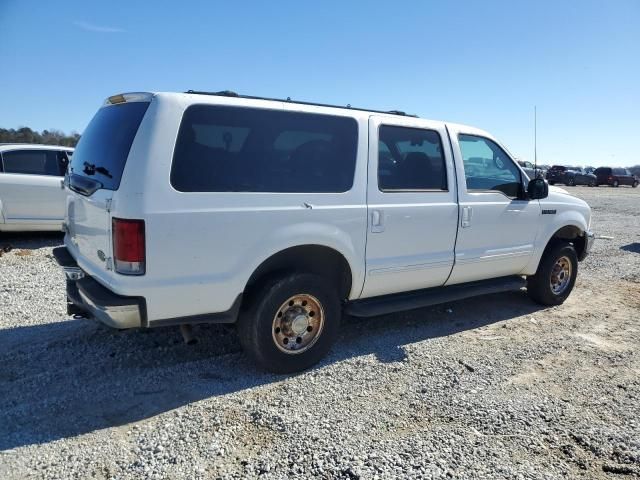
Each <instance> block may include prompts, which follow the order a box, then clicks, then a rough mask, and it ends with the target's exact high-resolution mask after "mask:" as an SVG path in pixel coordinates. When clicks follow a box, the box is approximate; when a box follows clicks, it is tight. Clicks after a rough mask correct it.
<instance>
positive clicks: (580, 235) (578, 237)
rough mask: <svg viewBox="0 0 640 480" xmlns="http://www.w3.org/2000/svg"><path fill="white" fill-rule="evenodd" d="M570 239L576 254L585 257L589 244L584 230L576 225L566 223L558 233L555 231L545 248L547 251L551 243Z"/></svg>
mask: <svg viewBox="0 0 640 480" xmlns="http://www.w3.org/2000/svg"><path fill="white" fill-rule="evenodd" d="M561 240H564V241H568V242H570V243H572V244H573V248H575V249H576V254H577V255H578V258H579V259H582V258H583V253H584V249H585V247H586V246H587V242H586V237H585V235H584V231H582V230H581V229H580V228H578V227H576V226H575V225H565V226H564V227H562V228H561V229H560V230H558V231H557V232H556V233H554V234H553V235H552V236H551V238H550V239H549V242H548V243H547V247H546V248H545V252H546V251H547V250H548V249H549V247H550V246H551V245H554V244H555V243H557V242H558V241H561Z"/></svg>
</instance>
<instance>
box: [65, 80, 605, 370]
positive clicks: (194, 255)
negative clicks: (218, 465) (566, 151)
mask: <svg viewBox="0 0 640 480" xmlns="http://www.w3.org/2000/svg"><path fill="white" fill-rule="evenodd" d="M116 132H117V135H116V134H115V133H116ZM65 183H66V185H67V187H68V190H69V197H68V200H67V202H68V203H67V216H66V220H65V231H66V235H65V246H64V247H59V248H57V249H54V255H55V257H56V259H57V260H58V263H59V264H60V265H61V266H62V267H63V269H64V271H65V274H66V277H67V297H68V300H67V308H68V312H69V313H75V314H81V315H85V316H90V317H94V318H97V319H98V320H101V321H102V322H104V323H106V324H108V325H111V326H113V327H117V328H138V327H143V328H146V327H155V326H166V325H189V324H195V323H203V322H217V323H235V324H236V325H237V330H238V338H239V341H240V342H241V344H242V346H243V348H244V349H245V351H246V352H248V354H249V355H251V356H252V357H253V358H254V359H255V361H256V362H257V363H258V364H259V365H261V366H262V367H264V368H266V369H268V370H273V371H276V372H292V371H298V370H303V369H305V368H308V367H310V366H311V365H313V364H315V363H316V362H318V361H319V360H320V359H321V358H322V357H323V356H324V355H325V354H326V353H327V351H328V350H329V348H330V347H331V345H332V343H333V342H334V340H335V339H336V338H337V337H338V336H339V334H340V332H341V330H340V322H341V317H342V314H343V312H346V313H348V314H350V315H353V316H358V317H368V316H375V315H382V314H386V313H390V312H394V311H401V310H411V309H416V308H421V307H425V306H428V305H433V304H436V303H442V302H448V301H454V300H458V299H461V298H465V297H469V296H473V295H480V294H486V293H495V292H502V291H507V290H519V289H520V288H522V287H524V286H525V285H526V287H527V291H528V293H529V295H530V296H531V297H532V298H533V299H534V300H535V301H537V302H539V303H541V304H544V305H558V304H560V303H562V302H563V301H564V300H565V299H566V298H567V297H568V295H569V293H570V292H571V290H572V288H573V286H574V283H575V280H576V274H577V269H578V261H579V260H582V259H584V258H585V257H586V256H587V254H588V252H589V250H590V248H591V245H592V242H593V239H594V238H595V237H594V236H593V234H592V233H591V231H590V221H591V210H590V208H589V206H588V205H587V204H586V203H585V202H584V201H583V200H580V199H578V198H576V197H573V196H571V195H569V194H567V192H565V191H564V190H562V189H558V188H555V187H549V186H548V185H547V183H546V182H545V181H544V180H543V179H542V178H536V179H533V180H529V179H528V178H527V177H526V175H525V174H524V172H523V171H522V170H521V169H520V167H519V166H518V164H517V163H516V162H515V161H514V160H513V159H512V158H511V157H510V155H509V154H508V153H507V151H506V149H505V148H504V147H502V146H501V145H500V143H499V142H498V141H497V140H496V139H495V138H493V137H492V136H491V135H490V134H488V133H487V132H484V131H482V130H479V129H477V128H474V127H469V126H464V125H457V124H451V123H445V122H441V121H432V120H426V119H421V118H417V117H413V116H409V115H406V114H403V113H402V112H397V111H393V112H379V111H373V110H364V109H358V108H344V107H336V106H329V105H322V104H312V103H308V102H305V103H302V102H300V103H298V102H295V101H291V100H276V99H266V98H258V97H243V96H239V95H237V94H235V93H233V92H217V93H206V92H191V91H190V92H186V93H131V94H120V95H115V96H112V97H109V98H108V99H107V101H106V102H105V104H104V105H103V106H102V107H101V108H100V109H99V110H98V112H97V113H96V115H95V116H94V118H93V120H91V122H90V123H89V125H88V126H87V128H86V130H85V131H84V133H83V135H82V138H81V139H80V142H79V143H78V145H77V147H76V150H75V153H74V155H73V158H72V160H71V164H70V167H69V174H68V176H67V178H66V180H65ZM365 247H366V248H365Z"/></svg>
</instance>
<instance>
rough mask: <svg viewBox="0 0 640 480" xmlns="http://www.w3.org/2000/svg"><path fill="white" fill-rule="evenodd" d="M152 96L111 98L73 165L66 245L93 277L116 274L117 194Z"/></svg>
mask: <svg viewBox="0 0 640 480" xmlns="http://www.w3.org/2000/svg"><path fill="white" fill-rule="evenodd" d="M151 98H152V96H151V94H124V95H116V96H113V97H109V99H108V100H107V101H106V102H105V104H104V106H103V107H102V108H101V109H100V110H98V112H97V113H96V115H95V116H94V117H93V119H92V120H91V122H90V123H89V125H88V126H87V128H86V129H85V131H84V132H83V134H82V137H81V138H80V141H79V142H78V145H77V147H76V150H75V152H74V154H73V157H72V159H71V163H70V164H69V170H68V172H67V176H66V177H65V184H66V186H67V187H68V189H69V190H70V194H69V196H68V198H67V212H66V222H65V223H66V232H67V235H66V238H65V243H66V245H67V248H68V249H69V250H70V252H71V254H72V255H73V256H74V257H75V258H76V260H77V261H78V263H79V264H80V266H82V267H83V268H85V270H88V273H90V274H91V273H93V274H95V273H98V272H100V271H104V270H111V269H112V268H113V263H112V260H111V258H112V245H111V215H110V207H111V201H112V198H113V192H115V191H116V190H118V188H119V186H120V180H121V179H122V174H123V171H124V167H125V164H126V162H127V158H128V156H129V151H130V149H131V145H132V143H133V140H134V138H135V136H136V133H137V131H138V128H139V127H140V123H141V122H142V119H143V117H144V115H145V113H146V111H147V108H148V107H149V102H150V101H151Z"/></svg>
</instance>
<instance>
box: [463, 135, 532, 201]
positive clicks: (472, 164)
mask: <svg viewBox="0 0 640 480" xmlns="http://www.w3.org/2000/svg"><path fill="white" fill-rule="evenodd" d="M458 142H459V144H460V150H461V151H462V161H463V163H464V176H465V178H466V181H467V190H469V191H474V190H475V191H487V190H497V191H499V192H502V193H504V194H505V195H506V196H508V197H512V198H517V197H518V196H519V195H520V192H521V189H522V180H521V176H520V170H519V169H518V167H516V165H515V164H514V163H513V161H512V160H511V158H509V156H508V155H507V154H506V153H505V151H504V150H502V148H500V147H499V146H498V145H497V144H496V143H495V142H493V141H491V140H489V139H488V138H483V137H478V136H475V135H464V134H461V135H459V136H458Z"/></svg>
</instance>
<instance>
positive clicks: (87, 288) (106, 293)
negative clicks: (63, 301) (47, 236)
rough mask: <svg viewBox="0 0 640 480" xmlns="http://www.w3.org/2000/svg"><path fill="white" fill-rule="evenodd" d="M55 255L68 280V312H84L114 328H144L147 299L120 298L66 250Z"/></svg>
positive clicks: (60, 249)
mask: <svg viewBox="0 0 640 480" xmlns="http://www.w3.org/2000/svg"><path fill="white" fill-rule="evenodd" d="M53 255H54V257H55V258H56V260H57V262H58V264H59V265H60V266H61V267H62V269H63V270H64V273H65V276H66V279H67V306H68V308H67V311H68V312H70V313H72V311H73V313H76V312H78V311H81V312H83V313H86V314H88V315H89V316H91V317H93V318H95V319H96V320H99V321H101V322H102V323H104V324H106V325H108V326H110V327H113V328H136V327H142V326H145V324H146V316H145V312H146V302H145V300H144V298H142V297H126V296H123V295H118V294H117V293H114V292H112V291H111V290H109V289H108V288H106V287H105V286H103V285H101V284H100V283H98V282H97V281H96V280H94V279H93V278H92V277H90V276H89V275H86V274H85V272H84V271H83V270H82V269H81V268H80V267H79V266H78V264H77V263H76V262H75V260H74V259H73V257H72V256H71V255H70V254H69V252H68V250H67V249H66V248H65V247H58V248H55V249H54V250H53ZM70 305H71V306H72V307H73V308H71V309H70V308H69V306H70Z"/></svg>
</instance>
